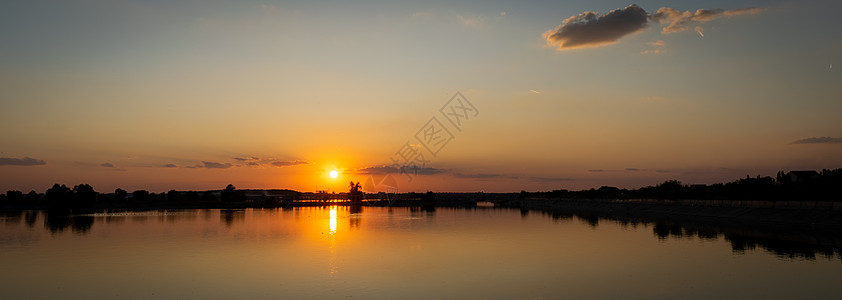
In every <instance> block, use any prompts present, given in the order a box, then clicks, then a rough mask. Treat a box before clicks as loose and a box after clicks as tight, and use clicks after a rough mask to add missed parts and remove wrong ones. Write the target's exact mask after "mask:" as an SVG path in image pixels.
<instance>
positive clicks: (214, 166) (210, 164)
mask: <svg viewBox="0 0 842 300" xmlns="http://www.w3.org/2000/svg"><path fill="white" fill-rule="evenodd" d="M202 165H203V166H204V167H205V168H207V169H228V168H230V167H232V166H233V165H232V164H230V163H218V162H212V161H202Z"/></svg>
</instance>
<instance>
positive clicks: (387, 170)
mask: <svg viewBox="0 0 842 300" xmlns="http://www.w3.org/2000/svg"><path fill="white" fill-rule="evenodd" d="M355 173H356V174H359V175H378V174H379V175H383V174H400V173H401V169H400V168H399V167H397V166H372V167H365V168H362V169H357V170H356V172H355ZM403 173H408V174H413V175H435V174H442V173H445V171H444V170H442V169H436V168H431V167H424V168H412V167H406V168H404V170H403Z"/></svg>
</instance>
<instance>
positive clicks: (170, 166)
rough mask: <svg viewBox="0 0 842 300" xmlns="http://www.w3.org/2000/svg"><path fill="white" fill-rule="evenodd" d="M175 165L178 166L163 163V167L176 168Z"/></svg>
mask: <svg viewBox="0 0 842 300" xmlns="http://www.w3.org/2000/svg"><path fill="white" fill-rule="evenodd" d="M177 167H178V166H176V165H175V164H166V165H164V168H177Z"/></svg>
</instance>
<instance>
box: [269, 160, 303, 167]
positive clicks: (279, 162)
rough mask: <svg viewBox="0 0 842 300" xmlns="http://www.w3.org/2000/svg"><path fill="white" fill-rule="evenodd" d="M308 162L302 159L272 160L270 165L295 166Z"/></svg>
mask: <svg viewBox="0 0 842 300" xmlns="http://www.w3.org/2000/svg"><path fill="white" fill-rule="evenodd" d="M309 163H310V162H307V161H303V160H292V161H273V162H272V163H271V165H273V166H276V167H290V166H297V165H306V164H309Z"/></svg>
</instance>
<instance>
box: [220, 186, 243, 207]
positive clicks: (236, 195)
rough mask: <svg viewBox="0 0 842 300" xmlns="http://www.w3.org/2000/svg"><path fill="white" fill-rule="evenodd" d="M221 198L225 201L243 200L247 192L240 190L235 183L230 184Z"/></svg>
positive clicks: (223, 191) (221, 194)
mask: <svg viewBox="0 0 842 300" xmlns="http://www.w3.org/2000/svg"><path fill="white" fill-rule="evenodd" d="M220 198H221V200H222V202H223V203H234V202H242V201H244V200H245V193H244V192H243V191H238V190H237V188H235V187H234V185H233V184H228V186H226V187H225V189H224V190H222V192H221V193H220Z"/></svg>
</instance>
